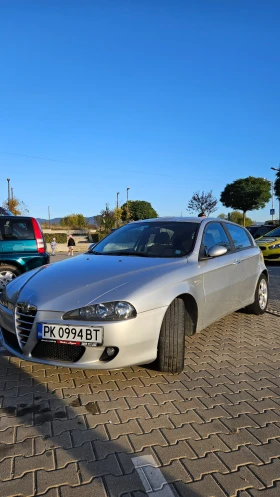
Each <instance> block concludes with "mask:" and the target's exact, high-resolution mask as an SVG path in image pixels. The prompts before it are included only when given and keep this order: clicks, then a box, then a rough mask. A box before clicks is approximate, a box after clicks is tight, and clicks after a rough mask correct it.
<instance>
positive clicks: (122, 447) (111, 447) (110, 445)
mask: <svg viewBox="0 0 280 497" xmlns="http://www.w3.org/2000/svg"><path fill="white" fill-rule="evenodd" d="M142 436H143V435H142ZM94 450H95V453H96V454H97V458H98V459H104V458H105V457H107V456H108V455H109V454H115V453H116V452H125V453H126V454H131V453H133V452H134V450H133V447H132V445H131V442H130V440H129V438H128V436H127V435H122V436H120V437H119V438H118V440H117V442H116V441H113V440H97V441H95V442H94ZM139 450H141V449H139Z"/></svg>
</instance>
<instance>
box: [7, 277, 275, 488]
mask: <svg viewBox="0 0 280 497" xmlns="http://www.w3.org/2000/svg"><path fill="white" fill-rule="evenodd" d="M272 279H273V281H274V283H273V285H272V296H271V301H270V304H271V305H272V306H274V305H276V304H277V306H279V308H280V304H279V301H280V300H279V299H280V295H279V288H280V286H279V285H278V280H277V279H276V277H275V275H274V276H273V278H272ZM275 281H276V283H275ZM275 303H276V304H275ZM144 456H145V457H147V460H150V459H149V458H152V460H153V461H155V464H156V467H157V468H159V469H160V470H161V472H162V475H163V476H162V481H163V482H164V483H162V486H161V488H158V489H156V490H155V491H153V492H152V493H151V497H170V496H174V497H206V496H207V497H279V496H280V462H279V461H280V318H279V317H278V316H277V315H273V314H268V313H267V314H266V315H264V316H261V317H255V316H249V315H247V314H243V313H241V312H238V313H234V314H233V315H231V316H228V317H226V318H224V319H222V320H220V321H219V322H218V323H215V324H214V325H212V326H211V327H209V328H208V329H206V330H204V331H203V332H201V333H200V334H197V335H195V336H193V337H190V338H187V340H186V354H185V369H184V372H183V373H181V374H180V375H174V376H172V375H168V374H163V373H159V372H158V371H155V370H153V369H151V368H150V369H149V368H144V367H135V368H126V369H124V370H121V371H111V372H110V371H108V372H107V371H88V370H87V371H81V370H76V369H67V368H55V367H51V366H46V367H45V366H43V365H37V364H30V363H29V364H28V363H25V362H24V361H21V360H19V359H17V358H15V357H11V356H10V355H9V354H8V353H7V352H1V353H0V480H1V481H0V497H19V496H23V497H35V496H45V497H72V496H73V497H74V496H75V497H76V496H78V497H93V496H94V497H106V496H108V497H143V496H145V495H147V492H146V490H145V486H144V485H143V481H142V480H141V478H140V476H139V473H138V472H137V470H136V469H135V467H134V464H133V459H134V458H139V457H144ZM149 468H150V470H149ZM149 471H150V474H153V473H154V474H156V470H155V469H153V467H152V466H150V467H149V465H148V466H147V467H146V470H145V472H144V473H145V474H147V475H149ZM157 471H158V469H157ZM148 494H149V493H148Z"/></svg>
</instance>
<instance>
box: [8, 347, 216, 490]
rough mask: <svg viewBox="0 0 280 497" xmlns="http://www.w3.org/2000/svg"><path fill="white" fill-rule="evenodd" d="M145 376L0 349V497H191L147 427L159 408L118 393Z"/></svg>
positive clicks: (183, 475) (163, 443) (185, 476)
mask: <svg viewBox="0 0 280 497" xmlns="http://www.w3.org/2000/svg"><path fill="white" fill-rule="evenodd" d="M124 371H125V372H126V376H124ZM99 373H101V374H99ZM145 376H147V377H150V375H149V374H148V373H147V372H146V370H145V369H143V368H127V369H126V370H122V371H115V372H107V371H105V372H101V371H100V372H99V371H81V370H73V369H72V370H70V369H68V368H58V367H51V366H45V365H40V364H34V363H27V362H25V361H22V360H20V359H18V358H16V357H14V356H12V355H10V354H9V353H8V352H7V351H5V352H3V351H2V352H0V385H1V393H0V407H1V408H0V441H1V443H0V470H1V480H2V483H1V491H0V493H1V497H8V496H12V495H13V496H14V495H17V496H19V495H20V496H24V497H27V496H28V497H29V496H37V495H38V496H39V495H46V496H47V497H58V496H60V497H72V496H73V497H74V496H75V497H76V496H78V497H88V496H94V497H105V496H108V497H121V496H122V497H129V496H131V497H132V496H133V497H142V496H144V495H146V494H147V493H148V495H150V497H179V496H188V497H199V496H200V494H197V493H196V492H194V491H192V489H191V486H189V485H187V483H188V481H191V480H192V479H191V478H190V476H189V473H188V472H187V470H186V468H184V465H183V464H181V463H179V461H175V462H174V461H172V458H171V459H170V460H168V461H167V459H166V460H165V461H164V463H162V461H161V460H160V454H161V451H163V454H164V451H165V450H166V448H167V447H168V445H169V444H168V441H167V440H166V439H165V438H164V437H163V435H162V434H161V433H160V432H159V430H155V431H153V430H152V428H153V426H155V427H156V426H157V424H158V423H157V421H155V420H156V419H158V416H159V415H160V406H157V407H158V408H159V409H158V410H157V413H156V414H157V416H155V415H153V413H152V412H150V413H149V411H148V410H146V409H145V407H144V404H145V403H146V402H147V395H149V394H147V395H144V396H137V395H135V393H134V394H133V395H132V396H131V397H129V395H130V394H131V392H130V388H131V386H129V387H128V388H125V385H124V388H123V389H122V388H119V387H120V380H121V381H122V382H123V380H125V379H126V378H129V379H130V380H132V381H130V382H129V385H131V384H133V383H134V384H135V385H137V384H138V381H137V380H138V379H139V377H145ZM150 378H151V377H150ZM133 379H134V380H135V381H133ZM125 397H126V400H125ZM139 418H141V421H142V425H141V422H140V423H139ZM145 423H148V424H149V423H150V425H149V426H148V427H147V428H145ZM143 426H144V430H143ZM170 426H171V427H172V425H171V424H170ZM150 428H151V429H150ZM154 445H155V446H157V451H158V452H156V451H155V450H153V446H154ZM186 450H187V447H186ZM187 456H188V453H187V451H186V457H187ZM178 463H179V464H178ZM1 465H2V466H1ZM158 468H160V470H159V469H158ZM175 482H177V483H175ZM50 489H52V490H50ZM58 489H59V490H58ZM221 495H222V494H221Z"/></svg>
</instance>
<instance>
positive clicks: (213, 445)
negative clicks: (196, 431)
mask: <svg viewBox="0 0 280 497" xmlns="http://www.w3.org/2000/svg"><path fill="white" fill-rule="evenodd" d="M188 442H189V444H190V446H191V448H192V449H193V451H194V452H195V453H196V454H197V455H198V457H205V456H206V454H208V453H209V452H218V451H223V452H228V451H229V450H230V449H229V448H228V447H227V446H226V445H225V444H224V442H223V441H222V440H221V438H219V437H218V435H210V436H209V438H205V439H203V440H189V441H188Z"/></svg>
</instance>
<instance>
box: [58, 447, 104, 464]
mask: <svg viewBox="0 0 280 497" xmlns="http://www.w3.org/2000/svg"><path fill="white" fill-rule="evenodd" d="M55 456H56V465H57V466H56V467H57V468H64V467H65V466H67V464H69V463H70V462H77V461H86V462H91V461H95V459H96V458H95V454H94V452H93V448H92V444H91V443H90V442H85V443H83V444H82V445H80V446H79V447H71V448H69V449H68V450H66V449H61V448H57V449H56V450H55Z"/></svg>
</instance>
